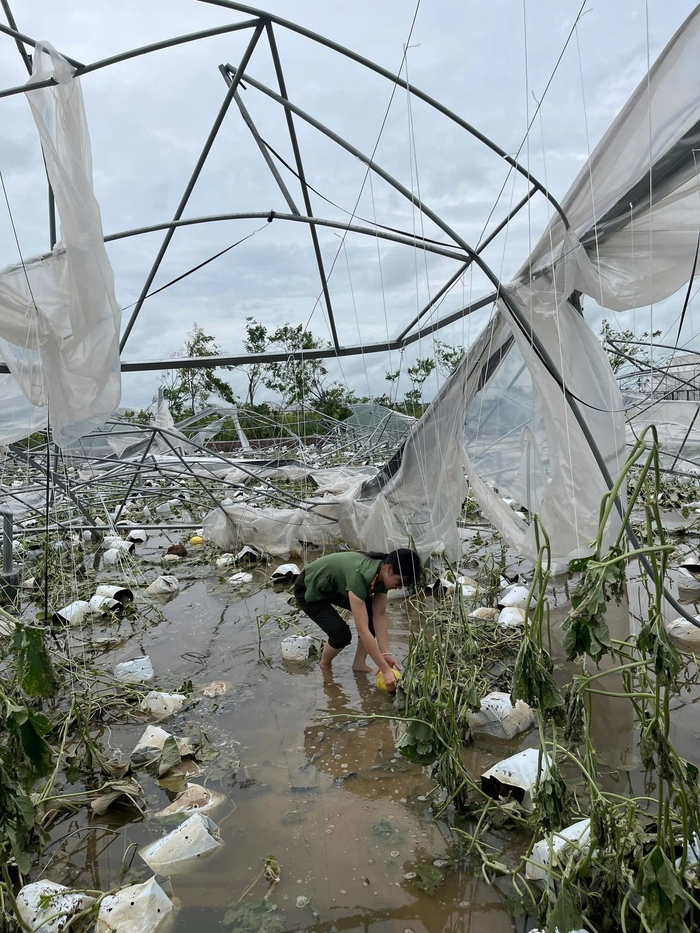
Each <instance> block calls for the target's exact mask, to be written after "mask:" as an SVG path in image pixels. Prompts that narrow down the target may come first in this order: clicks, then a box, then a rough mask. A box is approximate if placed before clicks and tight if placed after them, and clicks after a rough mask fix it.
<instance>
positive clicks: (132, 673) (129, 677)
mask: <svg viewBox="0 0 700 933" xmlns="http://www.w3.org/2000/svg"><path fill="white" fill-rule="evenodd" d="M114 676H115V677H116V679H117V680H119V681H121V682H122V683H123V684H145V683H148V682H149V681H150V680H153V678H154V676H155V674H154V672H153V664H151V659H150V658H149V657H148V655H146V657H143V658H135V659H134V660H133V661H122V662H121V664H116V665H115V666H114Z"/></svg>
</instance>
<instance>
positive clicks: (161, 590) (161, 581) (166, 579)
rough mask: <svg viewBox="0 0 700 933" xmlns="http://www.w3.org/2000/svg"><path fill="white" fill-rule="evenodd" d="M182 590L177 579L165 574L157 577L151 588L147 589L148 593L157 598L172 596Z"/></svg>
mask: <svg viewBox="0 0 700 933" xmlns="http://www.w3.org/2000/svg"><path fill="white" fill-rule="evenodd" d="M179 589H180V584H179V583H178V580H177V577H173V576H171V575H168V574H164V575H163V576H162V577H156V579H155V580H154V581H153V583H151V585H150V586H147V587H146V592H147V593H151V595H155V596H172V595H173V593H177V592H178V590H179Z"/></svg>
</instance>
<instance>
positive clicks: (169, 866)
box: [139, 813, 224, 875]
mask: <svg viewBox="0 0 700 933" xmlns="http://www.w3.org/2000/svg"><path fill="white" fill-rule="evenodd" d="M223 845H224V843H223V840H222V839H221V833H220V832H219V827H218V826H217V825H216V823H215V822H214V821H213V820H212V819H210V818H209V817H208V816H205V815H204V814H202V813H195V814H194V815H193V816H191V817H189V819H187V820H185V822H184V823H181V824H180V825H179V826H178V827H177V829H174V830H173V831H172V832H171V833H168V835H167V836H163V838H162V839H158V840H156V842H152V843H151V844H150V845H148V846H145V847H144V848H143V849H139V855H140V856H141V858H142V859H143V860H144V862H145V863H146V864H147V865H148V867H149V868H150V869H151V870H152V871H154V872H157V873H160V874H165V875H179V874H182V873H184V872H188V871H190V870H191V869H192V868H194V867H195V865H197V864H198V863H199V862H203V861H206V859H209V858H211V857H212V855H214V853H215V852H218V851H219V850H220V849H222V848H223Z"/></svg>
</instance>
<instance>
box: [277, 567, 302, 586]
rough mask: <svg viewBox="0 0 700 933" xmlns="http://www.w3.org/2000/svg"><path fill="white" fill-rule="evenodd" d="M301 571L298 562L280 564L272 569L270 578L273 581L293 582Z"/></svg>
mask: <svg viewBox="0 0 700 933" xmlns="http://www.w3.org/2000/svg"><path fill="white" fill-rule="evenodd" d="M300 573H301V570H299V568H298V567H297V565H296V564H280V565H279V567H278V568H277V569H276V570H273V571H272V575H271V577H270V579H271V580H272V582H273V583H292V582H293V581H294V580H296V578H297V577H298V576H299V574H300Z"/></svg>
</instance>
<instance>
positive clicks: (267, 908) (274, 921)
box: [222, 900, 285, 933]
mask: <svg viewBox="0 0 700 933" xmlns="http://www.w3.org/2000/svg"><path fill="white" fill-rule="evenodd" d="M222 923H223V925H224V926H225V927H230V929H231V930H233V931H235V933H281V931H282V929H283V928H284V926H285V919H284V914H282V913H280V912H279V911H278V910H277V905H276V904H270V903H269V901H266V900H261V901H256V902H254V903H251V902H250V901H248V902H246V903H243V904H234V906H233V907H229V909H228V910H227V911H226V913H225V914H224V919H223V920H222Z"/></svg>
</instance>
